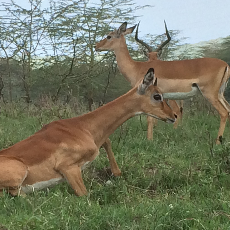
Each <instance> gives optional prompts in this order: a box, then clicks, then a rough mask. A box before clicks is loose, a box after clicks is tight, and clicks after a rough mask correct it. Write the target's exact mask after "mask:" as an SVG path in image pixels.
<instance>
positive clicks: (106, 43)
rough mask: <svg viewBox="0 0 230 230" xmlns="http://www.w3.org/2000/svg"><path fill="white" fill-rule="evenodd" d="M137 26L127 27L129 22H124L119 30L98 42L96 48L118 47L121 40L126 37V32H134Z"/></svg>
mask: <svg viewBox="0 0 230 230" xmlns="http://www.w3.org/2000/svg"><path fill="white" fill-rule="evenodd" d="M135 27H136V25H135V26H133V27H130V28H127V22H124V23H122V24H121V26H120V27H119V28H118V29H117V30H114V31H113V32H110V33H109V34H108V35H107V36H106V38H104V39H103V40H101V41H100V42H98V43H96V46H95V49H96V50H97V51H106V50H114V49H115V48H116V47H119V43H120V40H121V39H124V36H125V35H126V34H130V33H132V32H133V30H134V29H135Z"/></svg>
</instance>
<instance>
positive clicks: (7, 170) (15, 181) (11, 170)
mask: <svg viewBox="0 0 230 230" xmlns="http://www.w3.org/2000/svg"><path fill="white" fill-rule="evenodd" d="M27 173H28V172H27V167H26V166H25V165H24V164H23V163H22V162H21V161H18V160H16V159H12V158H7V157H5V156H1V157H0V191H2V190H6V191H7V192H8V193H10V194H11V195H12V196H19V195H24V193H23V192H22V191H21V185H22V183H23V181H24V180H25V178H26V176H27Z"/></svg>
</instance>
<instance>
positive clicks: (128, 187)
mask: <svg viewBox="0 0 230 230" xmlns="http://www.w3.org/2000/svg"><path fill="white" fill-rule="evenodd" d="M60 111H61V112H60ZM185 111H186V112H185V115H184V119H183V124H181V125H180V126H179V127H178V129H176V130H175V129H173V127H172V125H168V124H165V123H162V122H159V123H158V125H157V127H156V128H155V129H154V140H153V141H148V140H146V128H147V126H146V119H145V117H142V118H141V120H140V118H139V117H135V118H133V119H130V120H129V121H128V122H126V123H125V124H123V125H122V127H121V128H119V129H117V130H116V132H115V133H114V134H113V135H112V136H111V140H112V146H113V150H114V152H115V156H116V159H117V162H118V165H119V167H120V169H121V171H122V176H121V177H117V178H115V177H113V176H112V175H111V172H110V170H109V163H108V159H107V157H106V154H105V152H104V151H103V150H101V154H100V156H99V157H97V159H96V160H95V161H94V162H92V163H91V164H90V165H89V167H87V168H86V169H85V171H84V173H83V174H84V175H83V177H84V178H83V179H84V181H85V185H86V187H87V189H88V192H89V193H88V196H85V197H76V196H75V195H74V194H73V191H72V189H71V188H70V187H69V185H68V184H66V183H64V184H61V185H58V186H56V187H54V188H50V189H49V190H45V191H39V192H36V193H34V194H30V195H28V196H27V197H26V198H21V197H16V198H12V197H10V196H8V195H6V194H5V195H4V197H2V198H0V223H1V224H0V225H2V226H5V227H7V228H8V229H10V230H14V229H15V230H16V229H17V230H18V229H24V230H29V229H36V230H37V229H45V230H48V229H55V230H56V229H63V230H67V229H68V230H69V229H81V230H83V229H84V230H89V229H98V230H103V229H105V230H107V229H122V230H123V229H133V230H134V229H140V230H144V229H156V230H166V229H167V230H176V229H178V230H179V229H194V230H197V229H207V230H210V229H221V230H223V229H230V175H229V172H230V141H229V140H230V132H229V125H228V124H227V127H226V130H225V135H224V137H225V138H224V144H223V145H220V146H216V145H215V144H214V142H215V138H216V135H217V131H218V127H219V118H218V116H216V115H215V114H213V113H211V114H207V113H206V112H205V111H200V112H199V113H198V112H197V111H196V110H195V109H194V110H193V111H190V113H189V112H188V110H186V109H185ZM60 113H61V114H60ZM31 114H32V116H31ZM74 114H75V112H74V111H72V110H71V109H70V108H69V109H68V108H67V109H66V110H64V111H62V110H60V108H53V109H40V110H36V108H34V107H32V108H26V109H25V108H21V109H20V108H18V107H17V106H16V108H15V107H13V108H11V109H3V110H2V113H1V114H0V122H1V128H0V134H1V138H0V148H5V147H8V146H10V145H12V144H13V143H16V142H17V141H20V140H22V139H24V138H26V137H27V136H29V135H31V134H33V133H34V132H35V131H36V130H38V129H40V128H41V126H42V125H43V124H46V123H48V122H50V121H52V120H55V119H59V118H60V117H61V118H65V117H70V116H73V115H74ZM109 182H110V183H109ZM0 229H1V227H0Z"/></svg>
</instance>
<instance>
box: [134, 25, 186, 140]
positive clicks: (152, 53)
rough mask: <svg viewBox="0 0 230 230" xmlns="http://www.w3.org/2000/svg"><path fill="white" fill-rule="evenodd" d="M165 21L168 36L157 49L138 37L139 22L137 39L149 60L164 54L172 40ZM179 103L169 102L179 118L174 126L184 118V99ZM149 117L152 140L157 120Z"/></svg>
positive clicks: (149, 133)
mask: <svg viewBox="0 0 230 230" xmlns="http://www.w3.org/2000/svg"><path fill="white" fill-rule="evenodd" d="M164 23H165V34H166V36H167V40H165V41H164V42H162V43H161V45H160V46H158V48H157V49H155V50H153V49H152V47H150V46H149V45H148V44H147V43H145V42H144V41H142V40H140V39H139V38H138V30H139V24H140V23H138V24H137V29H136V33H135V40H136V41H137V42H138V43H140V44H141V45H142V46H144V47H145V48H146V49H147V51H148V52H146V51H145V50H144V54H145V56H146V57H147V58H148V61H152V60H158V58H159V57H160V56H161V54H162V49H163V48H164V46H166V45H167V44H168V43H169V42H170V41H171V36H170V34H169V31H168V28H167V25H166V22H165V21H164ZM179 103H180V106H179V105H178V104H177V102H176V101H175V100H168V104H169V105H170V107H171V108H172V110H173V111H174V113H175V114H177V120H176V122H175V123H174V125H173V127H174V128H177V126H178V122H179V120H180V119H182V111H183V101H182V100H180V101H179ZM147 119H148V139H149V140H150V139H152V137H153V126H154V124H156V122H157V120H156V119H154V118H152V117H148V118H147ZM153 121H154V122H153Z"/></svg>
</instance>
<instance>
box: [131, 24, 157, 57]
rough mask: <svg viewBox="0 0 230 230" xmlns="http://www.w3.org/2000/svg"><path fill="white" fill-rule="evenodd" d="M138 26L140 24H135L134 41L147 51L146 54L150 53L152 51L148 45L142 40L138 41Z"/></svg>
mask: <svg viewBox="0 0 230 230" xmlns="http://www.w3.org/2000/svg"><path fill="white" fill-rule="evenodd" d="M139 24H140V22H139V23H138V24H137V30H136V34H135V40H136V41H137V42H138V43H140V44H141V45H143V46H144V47H145V48H146V49H147V50H148V52H149V53H150V52H152V51H153V50H152V48H151V47H150V46H149V45H148V44H146V43H145V42H143V41H142V40H140V39H139V38H138V28H139Z"/></svg>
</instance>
